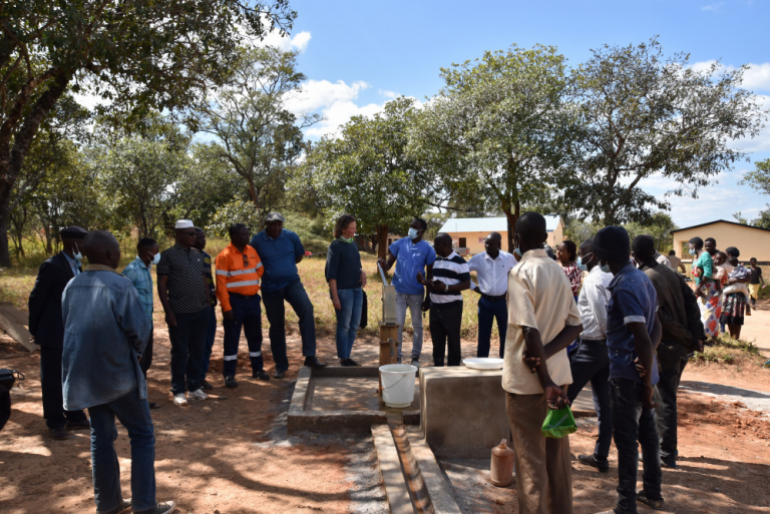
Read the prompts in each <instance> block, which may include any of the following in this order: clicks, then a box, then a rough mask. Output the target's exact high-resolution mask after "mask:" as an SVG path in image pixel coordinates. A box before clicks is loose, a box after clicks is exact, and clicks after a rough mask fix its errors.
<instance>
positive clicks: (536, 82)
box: [412, 45, 569, 251]
mask: <svg viewBox="0 0 770 514" xmlns="http://www.w3.org/2000/svg"><path fill="white" fill-rule="evenodd" d="M564 60H565V59H564V57H563V56H562V55H559V54H557V53H556V48H554V47H546V46H539V45H538V46H535V47H534V48H532V49H529V50H526V49H522V48H518V47H516V46H515V45H514V46H512V47H511V48H510V49H509V50H508V51H502V50H501V51H497V52H485V53H484V56H483V57H482V58H481V59H476V60H475V61H466V62H464V63H463V64H459V65H458V64H453V65H452V67H451V68H442V69H441V76H442V78H443V79H444V81H445V85H444V87H443V88H442V89H441V91H440V92H439V93H438V95H437V96H436V97H435V98H434V99H433V101H432V103H431V105H430V106H429V107H428V108H427V109H426V112H425V115H424V116H423V117H422V121H421V123H420V124H419V126H418V127H417V128H416V130H415V131H414V134H413V138H412V149H413V151H415V152H416V153H418V154H419V155H421V156H423V158H425V159H427V160H428V161H429V162H431V163H432V166H433V168H434V169H436V170H437V172H438V173H439V174H440V175H441V178H442V181H443V184H444V186H445V187H446V189H448V190H450V191H452V192H453V195H455V196H456V197H458V198H460V199H462V201H461V203H464V202H467V201H468V199H472V198H476V199H483V198H492V199H494V201H495V202H496V207H497V208H499V209H500V210H502V211H503V212H504V213H505V216H506V218H507V220H508V249H509V251H512V250H513V235H514V228H515V224H516V220H517V219H518V217H519V215H520V213H521V205H522V203H528V204H538V203H544V202H545V201H546V199H547V198H548V197H549V196H550V195H551V190H552V187H554V186H557V185H559V184H560V183H561V176H562V174H563V172H562V170H561V169H560V155H561V152H560V150H559V149H560V146H561V142H562V141H563V139H564V134H566V133H567V132H568V130H569V119H568V117H567V116H566V111H565V109H563V106H562V96H563V93H564V90H565V87H566V80H565V65H564Z"/></svg>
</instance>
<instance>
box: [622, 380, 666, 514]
mask: <svg viewBox="0 0 770 514" xmlns="http://www.w3.org/2000/svg"><path fill="white" fill-rule="evenodd" d="M610 389H611V391H612V425H613V428H614V431H615V447H616V448H617V449H618V489H617V490H618V503H617V505H616V506H615V512H616V513H617V514H626V513H631V514H635V513H636V473H637V469H638V468H639V452H638V448H637V442H638V443H639V444H641V445H642V463H643V465H644V474H643V475H642V481H643V483H644V494H645V496H647V498H649V499H651V500H660V499H661V498H662V496H661V495H660V484H661V481H662V475H661V471H660V443H659V442H658V432H657V431H656V429H655V417H654V415H653V410H652V409H645V408H644V407H642V383H641V382H640V381H636V380H629V379H626V378H613V379H611V380H610Z"/></svg>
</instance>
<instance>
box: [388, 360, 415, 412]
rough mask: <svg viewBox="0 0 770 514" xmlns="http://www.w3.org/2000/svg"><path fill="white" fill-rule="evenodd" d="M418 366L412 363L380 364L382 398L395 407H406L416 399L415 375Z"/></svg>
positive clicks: (389, 405)
mask: <svg viewBox="0 0 770 514" xmlns="http://www.w3.org/2000/svg"><path fill="white" fill-rule="evenodd" d="M415 373H417V367H416V366H412V365H411V364H386V365H385V366H380V379H382V399H383V400H384V401H385V405H387V406H388V407H393V408H394V409H405V408H407V407H409V406H410V405H412V402H413V401H414V377H415Z"/></svg>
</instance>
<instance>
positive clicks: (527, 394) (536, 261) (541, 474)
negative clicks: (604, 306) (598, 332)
mask: <svg viewBox="0 0 770 514" xmlns="http://www.w3.org/2000/svg"><path fill="white" fill-rule="evenodd" d="M546 237H547V233H546V229H545V218H543V216H541V215H540V214H538V213H535V212H527V213H524V214H523V215H522V216H521V217H520V218H519V219H518V221H517V222H516V233H515V235H514V245H515V247H516V249H515V250H514V252H515V253H516V257H517V258H518V259H519V264H518V266H516V267H515V268H513V269H512V270H511V272H510V274H509V275H508V333H507V335H506V338H505V361H504V364H503V389H505V391H506V409H507V411H508V420H509V423H510V425H511V433H512V434H513V445H514V449H515V452H516V454H515V459H516V473H517V480H516V489H517V493H518V500H519V512H520V513H521V514H571V513H572V477H571V470H572V466H571V463H570V460H571V457H570V450H569V438H568V437H564V438H562V439H551V438H546V437H545V436H543V433H542V431H541V428H542V425H543V421H545V417H546V415H547V414H548V409H549V408H552V409H559V408H561V407H563V406H564V405H565V404H567V403H569V402H568V400H567V386H568V385H569V384H570V383H572V373H571V372H570V364H569V359H568V358H567V351H566V347H567V346H568V345H569V344H570V343H571V342H572V341H574V340H575V338H576V337H577V336H578V335H580V332H581V331H582V329H583V327H582V325H581V324H580V315H579V313H578V309H577V305H576V304H575V300H574V298H573V296H572V290H571V288H570V283H569V280H568V279H567V277H566V275H565V274H564V272H563V271H562V269H561V267H560V266H559V265H558V264H557V263H556V262H555V261H553V260H552V259H551V258H549V257H548V256H547V255H546V253H545V251H544V250H543V243H544V242H545V240H546ZM525 358H526V359H527V362H525V361H524V359H525ZM530 368H531V369H532V370H534V371H530Z"/></svg>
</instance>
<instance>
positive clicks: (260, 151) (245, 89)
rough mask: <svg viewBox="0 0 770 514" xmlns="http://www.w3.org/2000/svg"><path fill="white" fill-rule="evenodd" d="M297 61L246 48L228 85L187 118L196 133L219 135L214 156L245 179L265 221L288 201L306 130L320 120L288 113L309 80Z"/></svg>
mask: <svg viewBox="0 0 770 514" xmlns="http://www.w3.org/2000/svg"><path fill="white" fill-rule="evenodd" d="M296 56H297V54H296V53H293V52H281V51H280V50H279V49H277V48H271V47H266V48H252V49H242V50H241V52H240V56H239V59H238V61H237V62H236V63H235V64H234V68H233V70H232V73H231V75H230V77H229V79H228V82H227V84H226V85H225V86H223V87H222V88H220V89H219V90H218V91H217V92H216V95H215V96H211V97H208V98H206V99H205V100H204V101H203V102H200V103H198V104H196V105H195V107H194V108H193V109H191V110H189V111H188V112H187V113H185V115H186V117H185V121H186V123H187V124H188V126H190V127H191V128H192V130H194V131H198V130H200V131H203V132H207V133H209V134H212V135H213V136H216V138H217V139H218V142H217V143H216V144H213V145H212V151H213V152H214V153H215V154H216V155H218V156H219V158H220V159H221V160H222V161H224V162H226V163H227V164H228V165H229V166H231V167H232V169H233V170H234V171H235V172H236V173H237V174H238V175H240V176H241V177H243V179H244V180H245V182H246V185H247V191H248V193H249V196H250V198H251V201H252V203H253V205H254V209H255V210H256V211H257V212H258V213H259V217H260V219H262V218H264V216H265V215H267V212H268V211H269V210H270V208H271V207H272V206H274V205H275V204H276V203H277V202H278V201H280V200H281V198H282V197H283V194H284V189H283V185H284V183H285V182H286V180H287V178H288V177H287V173H288V170H289V169H290V168H291V167H292V166H293V165H294V164H295V162H296V160H297V158H298V157H299V156H300V155H301V154H302V153H303V152H304V149H305V144H304V140H303V135H302V130H301V129H302V128H304V127H307V126H309V125H311V124H312V123H314V122H315V121H317V120H318V119H319V117H318V116H317V115H310V116H302V117H301V118H300V119H299V120H298V119H297V116H295V115H294V114H293V113H291V112H290V111H288V110H287V109H285V108H284V103H285V102H286V99H287V96H288V95H289V94H293V93H297V92H298V91H299V90H300V83H301V82H302V81H303V80H305V76H304V75H303V74H301V73H299V72H297V71H296Z"/></svg>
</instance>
